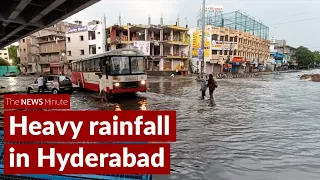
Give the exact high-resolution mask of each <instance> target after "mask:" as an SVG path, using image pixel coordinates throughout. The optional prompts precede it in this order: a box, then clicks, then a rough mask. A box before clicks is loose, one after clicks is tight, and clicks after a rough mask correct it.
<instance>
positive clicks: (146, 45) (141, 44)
mask: <svg viewBox="0 0 320 180" xmlns="http://www.w3.org/2000/svg"><path fill="white" fill-rule="evenodd" d="M133 47H134V48H135V49H139V50H140V51H142V52H143V53H144V54H145V55H147V56H150V41H133Z"/></svg>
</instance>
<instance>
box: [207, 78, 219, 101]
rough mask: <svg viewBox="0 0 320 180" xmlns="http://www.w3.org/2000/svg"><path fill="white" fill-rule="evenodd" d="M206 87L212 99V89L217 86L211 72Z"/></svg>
mask: <svg viewBox="0 0 320 180" xmlns="http://www.w3.org/2000/svg"><path fill="white" fill-rule="evenodd" d="M207 87H208V88H209V94H210V100H213V91H214V90H215V89H216V88H217V87H218V84H217V82H216V81H215V80H214V79H213V75H212V74H210V75H209V79H208V84H207Z"/></svg>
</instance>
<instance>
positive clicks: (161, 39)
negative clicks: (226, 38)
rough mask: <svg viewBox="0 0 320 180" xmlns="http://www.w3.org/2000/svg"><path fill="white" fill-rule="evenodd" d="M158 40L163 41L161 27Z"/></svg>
mask: <svg viewBox="0 0 320 180" xmlns="http://www.w3.org/2000/svg"><path fill="white" fill-rule="evenodd" d="M160 41H163V29H161V30H160Z"/></svg>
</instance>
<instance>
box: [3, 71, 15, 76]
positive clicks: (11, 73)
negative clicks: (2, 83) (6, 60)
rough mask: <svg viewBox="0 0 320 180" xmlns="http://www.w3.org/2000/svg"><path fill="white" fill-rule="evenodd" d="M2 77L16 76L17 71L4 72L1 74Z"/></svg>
mask: <svg viewBox="0 0 320 180" xmlns="http://www.w3.org/2000/svg"><path fill="white" fill-rule="evenodd" d="M3 76H4V77H16V76H18V73H16V72H8V73H6V74H4V75H3Z"/></svg>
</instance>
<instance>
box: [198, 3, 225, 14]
mask: <svg viewBox="0 0 320 180" xmlns="http://www.w3.org/2000/svg"><path fill="white" fill-rule="evenodd" d="M201 10H202V6H201ZM205 11H209V12H222V11H223V6H221V5H214V4H210V5H206V6H205Z"/></svg>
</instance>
